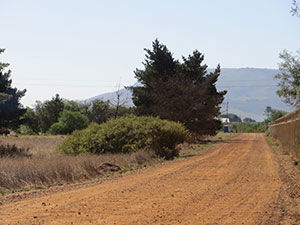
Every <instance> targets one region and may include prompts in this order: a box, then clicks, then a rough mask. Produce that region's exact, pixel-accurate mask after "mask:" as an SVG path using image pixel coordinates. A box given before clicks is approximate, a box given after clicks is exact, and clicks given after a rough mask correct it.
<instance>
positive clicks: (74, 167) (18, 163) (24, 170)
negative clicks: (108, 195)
mask: <svg viewBox="0 0 300 225" xmlns="http://www.w3.org/2000/svg"><path fill="white" fill-rule="evenodd" d="M235 136H237V134H223V133H219V134H218V135H216V136H214V137H207V138H205V140H203V142H201V143H199V144H184V145H181V146H180V148H181V153H180V156H179V158H185V157H190V156H194V155H197V154H199V153H200V152H201V151H202V150H204V149H207V148H209V147H210V146H212V145H213V144H215V143H218V142H222V141H224V140H226V139H229V138H233V137H235ZM63 139H64V137H63V136H19V137H1V138H0V145H2V146H7V145H9V146H12V145H15V146H16V147H17V148H20V149H25V150H26V151H27V150H28V152H29V153H30V156H28V155H26V156H25V157H20V156H17V157H7V156H6V157H1V156H0V193H6V192H11V191H18V190H29V189H41V188H47V187H49V186H54V185H62V184H67V183H74V182H80V181H84V180H87V179H93V178H96V177H101V176H107V175H109V174H110V173H111V172H107V171H103V170H102V169H101V168H99V166H101V165H102V164H103V163H110V164H113V165H117V166H119V167H120V168H121V170H120V171H119V172H126V171H130V170H135V169H138V168H141V167H146V166H149V165H152V164H157V163H160V162H162V161H163V160H162V159H160V158H158V157H157V156H156V155H155V154H154V153H153V152H151V151H139V152H135V153H132V154H104V155H81V156H66V155H60V154H59V153H57V152H56V151H55V149H56V147H57V146H58V145H59V144H60V143H61V142H62V141H63Z"/></svg>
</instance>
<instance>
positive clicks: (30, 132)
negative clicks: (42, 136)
mask: <svg viewBox="0 0 300 225" xmlns="http://www.w3.org/2000/svg"><path fill="white" fill-rule="evenodd" d="M18 132H19V133H20V134H23V135H34V134H36V132H34V131H33V130H32V129H31V127H29V126H28V125H21V126H20V128H19V129H18Z"/></svg>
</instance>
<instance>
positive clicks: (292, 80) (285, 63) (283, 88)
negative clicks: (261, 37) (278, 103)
mask: <svg viewBox="0 0 300 225" xmlns="http://www.w3.org/2000/svg"><path fill="white" fill-rule="evenodd" d="M279 57H280V59H281V60H282V61H281V63H280V64H279V70H280V73H278V74H277V75H276V76H275V78H276V79H278V80H279V83H278V87H279V89H278V91H277V94H278V96H279V97H281V98H282V99H283V101H284V102H285V103H287V104H288V105H291V106H294V107H299V106H300V51H298V52H297V55H292V54H291V53H290V52H288V51H286V50H284V51H283V52H281V53H280V56H279Z"/></svg>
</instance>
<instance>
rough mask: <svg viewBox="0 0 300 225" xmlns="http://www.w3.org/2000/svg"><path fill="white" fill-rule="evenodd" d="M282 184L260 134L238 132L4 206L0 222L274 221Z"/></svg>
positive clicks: (173, 222) (215, 222)
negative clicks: (167, 158) (193, 152)
mask: <svg viewBox="0 0 300 225" xmlns="http://www.w3.org/2000/svg"><path fill="white" fill-rule="evenodd" d="M282 183H283V182H282V179H280V175H279V164H278V160H276V154H275V153H274V152H273V150H271V149H270V147H269V146H268V144H267V143H266V141H265V139H264V137H263V135H260V134H243V135H240V136H239V137H238V138H235V139H232V140H230V141H227V143H222V144H218V145H216V146H215V147H214V148H213V149H210V150H209V151H207V152H205V153H204V154H202V155H199V156H195V157H191V158H188V159H184V160H179V161H174V162H170V163H167V164H165V165H163V166H160V167H155V168H149V169H145V170H143V171H141V172H137V173H133V174H129V175H125V176H124V177H121V178H118V179H115V180H111V181H109V182H106V183H103V184H97V185H94V186H90V187H85V188H80V189H76V190H71V191H65V192H58V193H52V194H48V195H45V196H43V197H33V198H31V199H27V200H22V201H19V202H12V203H5V204H3V205H2V206H0V224H58V225H62V224H134V225H140V224H172V225H173V224H277V223H274V218H275V217H274V216H276V215H275V211H276V210H275V208H276V205H277V206H278V201H279V200H278V199H279V196H280V191H281V189H282V188H281V187H282ZM270 221H273V222H270ZM278 224H279V223H278Z"/></svg>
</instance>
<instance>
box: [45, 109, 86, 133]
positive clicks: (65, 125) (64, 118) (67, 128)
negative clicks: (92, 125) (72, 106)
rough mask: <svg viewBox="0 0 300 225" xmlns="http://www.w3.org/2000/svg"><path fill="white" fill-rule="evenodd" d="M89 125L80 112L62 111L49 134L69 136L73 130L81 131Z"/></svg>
mask: <svg viewBox="0 0 300 225" xmlns="http://www.w3.org/2000/svg"><path fill="white" fill-rule="evenodd" d="M88 124H89V119H88V118H87V116H85V115H83V114H82V113H80V112H72V111H68V110H64V111H63V112H62V113H61V115H60V117H59V119H58V122H57V123H54V124H52V125H51V127H50V129H49V131H48V132H49V133H50V134H70V133H72V132H73V131H74V130H82V129H84V128H86V127H87V126H88Z"/></svg>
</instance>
